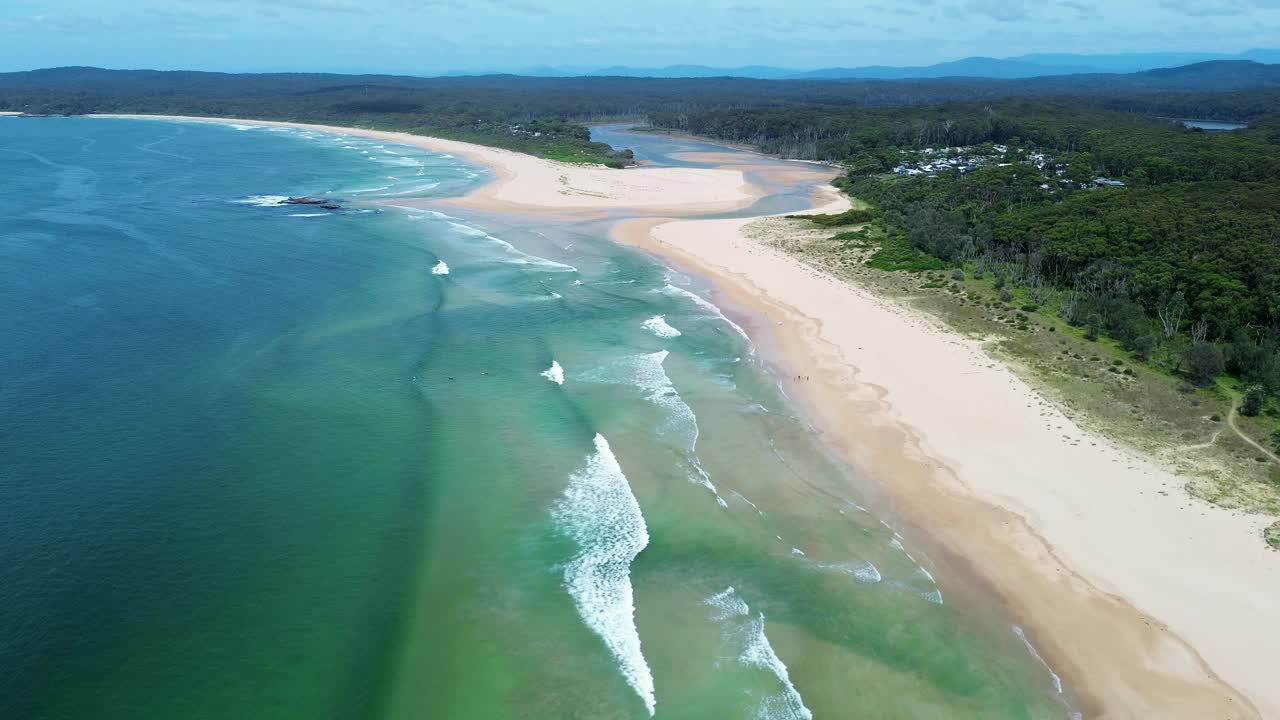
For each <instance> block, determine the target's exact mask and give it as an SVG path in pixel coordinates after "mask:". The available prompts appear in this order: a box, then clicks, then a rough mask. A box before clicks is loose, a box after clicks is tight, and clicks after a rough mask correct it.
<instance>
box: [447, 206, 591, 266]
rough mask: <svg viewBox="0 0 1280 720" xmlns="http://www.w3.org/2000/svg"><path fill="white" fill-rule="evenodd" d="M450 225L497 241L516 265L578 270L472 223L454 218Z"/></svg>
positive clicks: (472, 235)
mask: <svg viewBox="0 0 1280 720" xmlns="http://www.w3.org/2000/svg"><path fill="white" fill-rule="evenodd" d="M441 217H442V218H447V217H449V216H448V215H442V216H441ZM449 226H450V227H452V228H453V229H455V230H457V231H458V232H460V233H462V234H463V235H466V236H468V237H477V238H484V239H485V240H488V241H490V242H492V243H495V244H496V245H498V247H501V248H502V249H503V251H505V252H506V253H507V255H510V256H511V259H510V260H508V261H507V262H510V263H513V264H516V265H535V266H538V267H542V268H546V269H548V270H555V271H558V272H578V268H576V267H574V266H572V265H566V264H564V263H560V262H556V261H554V260H548V259H546V258H544V257H538V256H537V255H530V254H529V253H527V252H524V251H522V250H519V249H517V248H516V246H515V245H512V244H511V243H509V242H507V241H506V240H503V239H502V238H499V237H494V236H493V235H490V234H489V233H487V232H485V231H483V230H481V229H479V228H474V227H471V226H470V225H466V224H464V223H460V222H454V221H452V220H450V221H449Z"/></svg>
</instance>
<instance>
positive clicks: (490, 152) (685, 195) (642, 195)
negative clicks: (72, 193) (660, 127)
mask: <svg viewBox="0 0 1280 720" xmlns="http://www.w3.org/2000/svg"><path fill="white" fill-rule="evenodd" d="M97 117H117V118H130V119H159V120H183V121H191V122H220V123H229V124H237V125H260V126H265V127H289V128H297V129H307V130H319V131H323V132H331V133H337V134H340V135H350V136H356V137H364V138H370V139H373V140H383V141H386V142H391V143H398V144H400V145H408V146H411V147H419V148H423V149H425V150H430V151H432V152H438V153H445V154H449V155H456V156H458V157H462V158H466V159H467V160H470V161H471V162H474V163H476V164H478V165H482V166H484V167H487V168H489V169H490V170H491V171H492V172H493V173H494V181H493V182H491V183H488V184H486V185H485V186H483V187H481V188H479V189H478V190H476V191H475V192H473V193H471V194H470V195H467V196H466V197H463V198H458V199H456V200H454V201H451V202H450V203H449V204H451V205H455V206H458V207H473V208H476V209H479V210H491V211H499V212H504V211H505V212H539V211H541V212H546V211H548V210H552V211H575V212H582V211H609V210H622V209H627V210H639V211H643V212H647V213H666V214H672V215H680V216H686V215H694V214H700V213H712V212H723V211H726V210H735V209H738V208H742V207H746V206H748V205H750V204H751V203H752V202H753V201H755V200H756V199H757V198H758V197H760V195H761V194H762V193H761V190H760V189H759V188H757V187H755V186H754V185H751V184H749V183H748V182H747V180H746V178H745V177H744V172H743V171H744V168H742V167H738V168H722V169H704V168H657V167H636V168H628V169H627V170H625V171H622V172H619V171H617V170H612V169H609V168H606V167H603V166H600V165H576V164H570V163H561V162H552V161H550V160H543V159H541V158H536V157H533V156H531V155H525V154H522V153H517V152H512V151H510V150H502V149H500V148H491V147H485V146H483V145H473V144H471V143H464V142H458V141H456V140H445V139H441V138H433V137H427V136H424V135H413V134H410V133H402V132H388V131H385V130H365V129H361V128H351V127H338V126H328V125H307V124H302V123H291V122H272V121H267V120H236V119H229V118H205V117H188V116H181V115H99V116H97ZM399 204H402V205H412V204H413V202H412V201H404V202H401V203H399ZM432 204H434V205H438V204H439V203H438V202H433V203H432Z"/></svg>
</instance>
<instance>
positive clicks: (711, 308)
mask: <svg viewBox="0 0 1280 720" xmlns="http://www.w3.org/2000/svg"><path fill="white" fill-rule="evenodd" d="M655 292H660V293H662V294H663V295H667V296H669V297H682V298H686V299H688V300H692V301H693V303H694V304H695V305H697V306H698V307H700V308H702V309H703V310H706V311H707V312H710V313H712V314H713V315H715V316H716V317H718V318H720V319H721V320H723V321H724V322H726V323H728V325H729V327H731V328H733V329H734V331H736V332H737V333H738V334H739V335H741V336H742V339H743V340H746V341H747V343H748V344H750V343H751V338H750V337H748V336H747V331H746V330H743V329H742V326H741V325H739V324H738V323H736V322H734V321H732V320H730V319H729V318H728V317H726V316H725V314H724V313H723V312H721V311H720V308H718V307H716V306H715V304H714V303H711V302H709V301H708V300H706V299H705V298H703V297H702V296H701V295H698V294H697V293H691V292H689V291H688V290H685V289H684V288H678V287H676V286H675V285H672V284H671V283H667V284H666V285H664V286H662V288H661V289H659V290H656V291H655ZM753 351H754V348H753Z"/></svg>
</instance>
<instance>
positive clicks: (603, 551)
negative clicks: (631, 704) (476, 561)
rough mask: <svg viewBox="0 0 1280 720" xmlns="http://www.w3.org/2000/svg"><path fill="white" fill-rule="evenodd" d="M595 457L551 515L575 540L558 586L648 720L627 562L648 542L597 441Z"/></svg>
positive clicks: (625, 487) (614, 462)
mask: <svg viewBox="0 0 1280 720" xmlns="http://www.w3.org/2000/svg"><path fill="white" fill-rule="evenodd" d="M594 444H595V452H593V453H592V454H591V455H590V456H588V457H587V460H586V463H585V464H584V466H583V467H582V468H581V469H579V470H577V471H576V472H574V473H573V474H571V475H570V476H569V485H568V487H566V488H565V491H564V497H562V498H560V500H558V501H557V502H556V504H555V505H554V506H553V507H552V509H551V515H552V518H553V519H554V520H555V521H556V524H557V525H558V526H559V528H560V529H561V530H562V531H563V532H564V533H565V534H567V535H569V536H570V537H571V538H573V539H574V541H576V542H577V545H578V552H577V554H575V555H574V556H573V558H572V559H570V560H569V562H568V563H566V564H565V569H564V587H565V590H567V591H568V593H569V596H570V597H571V598H572V599H573V604H574V606H575V607H577V609H578V615H579V617H581V618H582V622H583V623H584V624H585V625H586V626H587V627H588V628H590V629H591V631H592V632H594V633H595V634H596V635H598V636H600V639H601V640H603V641H604V644H605V647H606V648H608V650H609V652H610V654H612V655H613V658H614V661H615V662H617V664H618V670H619V672H621V673H622V677H623V679H625V680H626V682H627V684H628V685H630V686H631V689H633V690H635V692H636V694H637V695H639V696H640V699H641V700H642V701H643V702H644V706H645V709H646V710H648V711H649V715H650V716H653V714H654V710H655V707H656V705H657V701H656V698H655V696H654V689H653V673H652V671H651V670H650V669H649V664H648V663H647V662H645V659H644V653H643V652H642V650H641V648H640V632H639V630H637V629H636V620H635V595H634V589H633V588H632V586H631V562H632V561H633V560H635V558H636V556H637V555H639V554H640V551H641V550H643V549H644V548H645V546H646V545H648V544H649V530H648V528H647V527H646V526H645V522H644V515H643V514H642V513H641V511H640V503H639V501H637V500H636V496H635V494H633V493H632V492H631V484H630V483H629V482H628V481H627V476H626V475H624V474H623V472H622V466H620V465H619V464H618V459H617V457H615V456H614V454H613V450H612V449H611V448H610V447H609V441H608V440H606V439H605V437H604V435H601V434H599V433H597V434H596V436H595V440H594Z"/></svg>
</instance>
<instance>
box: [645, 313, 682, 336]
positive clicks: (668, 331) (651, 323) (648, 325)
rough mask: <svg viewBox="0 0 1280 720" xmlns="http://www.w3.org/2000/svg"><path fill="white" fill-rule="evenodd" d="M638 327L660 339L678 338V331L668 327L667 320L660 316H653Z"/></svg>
mask: <svg viewBox="0 0 1280 720" xmlns="http://www.w3.org/2000/svg"><path fill="white" fill-rule="evenodd" d="M640 326H641V327H643V328H644V329H645V330H648V331H649V332H651V333H653V334H654V335H657V336H658V337H660V338H673V337H680V331H679V330H677V329H675V328H673V327H671V326H670V325H668V324H667V319H666V318H665V317H664V316H662V315H654V316H653V317H651V318H649V319H648V320H645V321H644V322H643V323H641V325H640Z"/></svg>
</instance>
